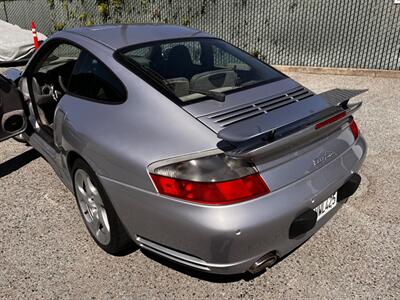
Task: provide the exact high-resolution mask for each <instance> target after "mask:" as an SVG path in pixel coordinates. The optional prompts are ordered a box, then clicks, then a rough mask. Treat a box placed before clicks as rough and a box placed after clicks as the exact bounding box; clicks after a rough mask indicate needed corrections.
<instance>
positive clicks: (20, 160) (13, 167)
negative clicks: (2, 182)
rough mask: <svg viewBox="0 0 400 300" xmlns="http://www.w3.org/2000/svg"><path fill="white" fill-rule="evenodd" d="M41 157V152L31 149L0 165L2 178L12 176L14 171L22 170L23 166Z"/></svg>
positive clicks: (0, 176)
mask: <svg viewBox="0 0 400 300" xmlns="http://www.w3.org/2000/svg"><path fill="white" fill-rule="evenodd" d="M39 157H40V154H39V152H37V151H36V150H35V149H30V150H28V151H25V152H24V153H22V154H20V155H18V156H15V157H13V158H11V159H9V160H7V161H5V162H3V163H1V164H0V178H2V177H4V176H7V175H9V174H11V173H12V172H14V171H17V170H18V169H20V168H22V167H23V166H25V165H27V164H29V163H30V162H31V161H33V160H35V159H37V158H39Z"/></svg>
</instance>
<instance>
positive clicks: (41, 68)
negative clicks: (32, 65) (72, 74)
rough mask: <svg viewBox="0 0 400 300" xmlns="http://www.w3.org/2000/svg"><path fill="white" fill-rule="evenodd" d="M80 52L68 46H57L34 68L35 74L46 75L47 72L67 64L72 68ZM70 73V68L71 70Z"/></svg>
mask: <svg viewBox="0 0 400 300" xmlns="http://www.w3.org/2000/svg"><path fill="white" fill-rule="evenodd" d="M80 53H81V50H80V49H79V48H77V47H75V46H72V45H69V44H58V45H57V46H56V47H55V48H54V49H53V50H52V51H50V52H49V53H48V54H47V55H46V56H45V57H44V58H43V60H42V63H39V65H38V66H37V67H36V72H38V73H46V72H47V71H48V70H51V69H55V68H57V67H59V66H62V65H65V64H69V65H71V66H72V67H73V65H74V64H75V62H76V61H77V59H78V57H79V54H80ZM71 71H72V68H71Z"/></svg>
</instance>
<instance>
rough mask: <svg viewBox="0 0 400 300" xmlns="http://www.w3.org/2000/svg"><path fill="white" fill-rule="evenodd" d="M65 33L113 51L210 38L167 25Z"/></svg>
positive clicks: (199, 32) (99, 26) (105, 28)
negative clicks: (143, 44) (191, 38)
mask: <svg viewBox="0 0 400 300" xmlns="http://www.w3.org/2000/svg"><path fill="white" fill-rule="evenodd" d="M66 31H68V32H71V33H77V34H80V35H83V36H85V37H88V38H90V39H93V40H96V41H99V42H100V43H102V44H104V45H107V46H108V47H110V48H113V49H118V48H122V47H125V46H129V45H135V44H142V43H147V42H153V41H159V40H168V39H177V38H188V37H210V35H209V34H206V33H204V32H202V31H199V30H197V29H193V28H189V27H183V26H177V25H168V24H129V25H128V24H116V25H97V26H91V27H81V28H74V29H67V30H66Z"/></svg>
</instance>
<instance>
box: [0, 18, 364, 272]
mask: <svg viewBox="0 0 400 300" xmlns="http://www.w3.org/2000/svg"><path fill="white" fill-rule="evenodd" d="M361 92H363V91H360V90H340V89H335V90H330V91H327V92H324V93H322V94H319V95H316V94H314V93H313V92H312V91H310V90H308V89H307V88H305V87H303V86H301V85H300V84H299V83H297V82H295V81H294V80H292V79H290V78H288V77H287V76H285V75H284V74H282V73H280V72H279V71H277V70H275V69H274V68H272V67H271V66H269V65H267V64H265V63H264V62H261V61H259V60H257V59H256V58H254V57H252V56H251V55H249V54H247V53H246V52H244V51H242V50H240V49H238V48H236V47H234V46H232V45H231V44H229V43H227V42H225V41H223V40H221V39H218V38H215V37H212V36H210V35H208V34H206V33H204V32H201V31H198V30H194V29H190V28H186V27H179V26H173V25H155V24H142V25H104V26H94V27H88V28H79V29H70V30H64V31H60V32H57V33H56V34H54V35H53V36H51V37H50V38H49V39H47V40H46V41H45V42H44V43H43V44H42V45H41V47H40V48H39V49H38V51H36V53H35V54H34V56H33V57H32V58H31V59H30V61H29V63H28V64H27V66H26V69H25V70H24V71H23V72H22V73H20V72H19V71H17V70H15V69H12V70H9V71H7V72H6V73H5V74H4V76H3V75H2V76H1V78H0V120H1V128H0V140H1V141H2V140H5V139H7V138H10V137H14V136H17V135H21V134H22V136H23V138H24V139H25V141H26V142H27V143H29V144H30V145H31V146H32V147H34V148H35V149H36V150H37V151H39V152H40V153H41V154H42V156H43V157H44V158H45V159H46V160H47V161H48V163H49V164H50V165H51V166H52V168H53V169H54V171H55V172H56V174H57V175H58V176H59V177H60V179H61V180H62V182H63V183H64V184H65V185H66V186H67V187H68V189H70V190H71V192H73V193H74V194H75V197H76V200H77V204H78V205H77V206H78V208H79V210H80V212H81V215H82V219H83V221H84V223H85V225H86V226H87V229H88V231H89V233H90V234H91V236H92V237H93V239H94V240H95V241H96V243H97V244H98V245H99V246H100V247H101V248H102V249H104V250H105V251H107V252H108V253H110V254H113V255H124V254H127V253H129V252H131V251H133V250H134V249H135V248H136V246H139V247H140V248H142V249H146V250H148V251H151V252H153V253H155V254H157V255H160V256H162V257H165V258H167V259H170V260H173V261H175V262H177V263H180V264H183V265H185V266H189V267H191V268H194V269H197V270H200V271H205V272H210V273H218V274H236V273H244V272H251V273H254V274H255V273H258V272H261V271H263V270H264V269H265V268H267V267H271V266H272V265H273V264H274V263H275V262H276V261H277V260H278V259H279V258H281V257H283V256H285V255H286V254H288V253H289V252H291V251H292V250H293V249H295V248H296V247H298V246H299V245H300V244H302V243H303V242H304V241H306V240H307V239H308V238H309V237H310V236H311V235H313V234H314V233H315V232H316V231H317V230H318V229H319V228H320V227H321V226H322V225H324V224H325V223H326V222H327V221H328V220H329V219H330V218H331V217H332V216H333V215H334V214H335V213H336V212H337V210H338V209H339V208H340V207H341V206H342V205H343V204H344V203H345V202H346V201H347V199H348V197H349V196H351V195H352V194H353V193H354V192H355V191H356V189H357V188H358V186H359V184H360V180H361V177H360V176H359V175H358V174H357V172H358V171H359V169H360V167H361V164H362V162H363V160H364V157H365V154H366V143H365V140H364V139H363V137H362V136H361V135H360V133H359V131H358V128H357V125H356V123H355V121H354V119H353V116H352V115H353V113H354V112H355V111H356V110H357V109H358V108H359V107H360V106H361V103H349V100H350V98H352V97H354V96H357V95H358V94H360V93H361ZM321 255H324V253H321Z"/></svg>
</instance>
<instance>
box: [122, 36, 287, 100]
mask: <svg viewBox="0 0 400 300" xmlns="http://www.w3.org/2000/svg"><path fill="white" fill-rule="evenodd" d="M121 53H122V55H123V56H124V57H125V58H126V59H128V60H130V61H131V62H134V63H135V64H136V65H137V64H138V65H140V66H141V67H142V68H144V69H145V70H146V71H147V74H148V75H150V76H152V77H153V78H156V79H157V80H158V81H159V82H161V83H162V84H163V85H165V86H167V87H168V88H169V89H170V90H171V91H172V92H173V93H174V94H175V95H176V96H177V97H178V98H179V99H180V100H181V101H182V102H187V101H193V100H201V99H204V98H205V97H207V98H214V99H215V98H217V97H216V96H217V95H218V94H222V95H223V94H224V93H226V92H229V91H231V90H235V89H238V88H243V87H251V86H253V85H255V84H259V83H263V82H265V83H267V82H272V81H276V80H280V79H283V78H284V75H282V74H281V73H279V72H278V71H276V70H274V69H272V68H271V67H269V66H268V65H267V64H265V63H263V62H261V61H259V60H257V59H256V58H254V57H253V56H251V55H249V54H247V53H245V52H243V51H241V50H240V49H238V48H236V47H234V46H232V45H230V44H228V43H226V42H224V41H222V40H219V39H213V38H193V39H185V40H172V41H171V40H170V41H158V42H153V43H151V44H145V45H142V46H140V45H139V46H134V47H128V48H127V49H125V50H123V51H122V52H121Z"/></svg>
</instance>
